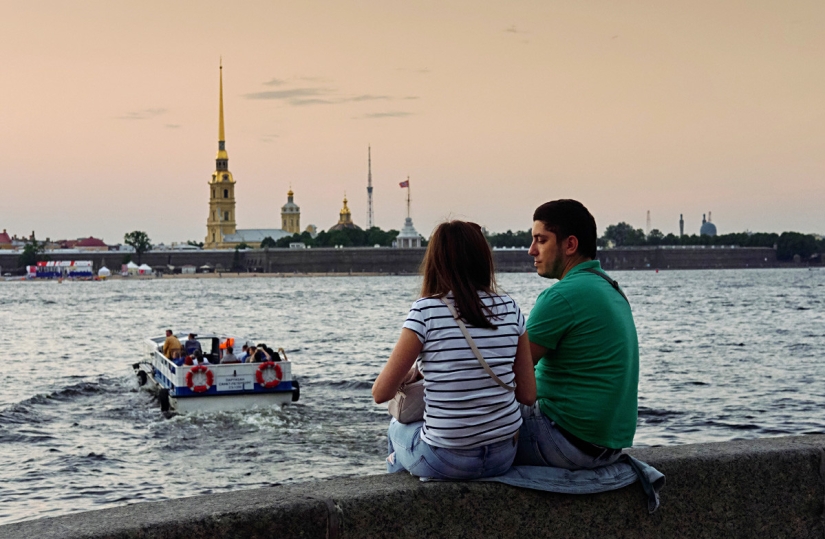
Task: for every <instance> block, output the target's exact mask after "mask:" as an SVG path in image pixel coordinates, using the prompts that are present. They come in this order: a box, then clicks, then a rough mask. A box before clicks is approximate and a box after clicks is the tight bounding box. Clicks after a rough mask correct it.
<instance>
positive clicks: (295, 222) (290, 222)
mask: <svg viewBox="0 0 825 539" xmlns="http://www.w3.org/2000/svg"><path fill="white" fill-rule="evenodd" d="M293 195H294V193H293V192H292V188H291V187H290V189H289V192H287V194H286V204H284V205H283V206H281V228H282V229H283V230H285V231H287V232H289V233H290V234H300V233H301V208H299V207H298V205H297V204H295V202H293V201H292V197H293Z"/></svg>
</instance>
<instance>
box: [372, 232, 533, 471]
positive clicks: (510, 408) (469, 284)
mask: <svg viewBox="0 0 825 539" xmlns="http://www.w3.org/2000/svg"><path fill="white" fill-rule="evenodd" d="M422 273H423V274H424V276H423V277H424V279H423V285H422V289H421V299H419V300H418V301H416V302H415V303H414V304H413V306H412V308H411V309H410V313H409V314H408V315H407V320H406V322H405V323H404V327H403V329H402V330H401V336H400V338H399V339H398V343H397V344H396V345H395V349H394V350H393V352H392V354H391V355H390V358H389V360H388V361H387V364H386V365H385V366H384V368H383V370H382V371H381V374H380V375H379V376H378V378H377V379H376V380H375V384H374V385H373V386H372V394H373V397H374V398H375V402H376V403H382V402H387V401H388V400H390V399H392V398H393V397H394V396H395V394H396V392H397V391H398V390H399V388H400V387H401V386H402V384H403V383H404V381H405V380H407V379H410V380H414V379H415V376H416V369H414V368H413V367H416V366H417V371H418V372H420V373H421V375H423V378H424V405H425V411H426V413H425V414H424V419H423V421H414V422H411V423H409V424H404V423H400V422H398V421H397V420H396V419H393V420H392V421H391V422H390V426H389V431H388V437H389V443H388V446H389V451H388V453H389V455H388V456H387V471H388V472H390V473H395V472H403V471H405V470H406V471H408V472H409V473H411V474H412V475H414V476H418V477H427V478H432V479H453V480H468V479H478V478H481V477H492V476H496V475H501V474H503V473H504V472H506V471H507V470H508V469H509V468H510V466H511V465H512V463H513V460H514V459H515V457H516V449H517V445H516V444H517V441H518V432H519V427H520V426H521V422H522V418H521V411H520V409H519V403H521V404H526V405H532V404H533V403H534V402H535V400H536V379H535V375H534V374H533V362H532V361H531V359H530V342H529V340H528V336H527V332H526V331H525V324H524V316H523V315H522V314H521V310H520V309H519V308H518V305H516V302H515V301H513V299H512V298H510V297H509V296H507V295H505V294H500V293H499V292H498V291H497V290H496V281H495V270H494V267H493V254H492V252H491V251H490V245H489V244H488V243H487V240H486V239H485V237H484V234H483V233H482V231H481V227H480V226H479V225H477V224H475V223H468V222H463V221H449V222H447V223H443V224H441V225H439V226H438V228H436V229H435V232H433V234H432V236H431V238H430V242H429V245H428V246H427V252H426V254H425V255H424V263H423V265H422ZM454 313H455V314H454ZM459 322H461V323H459ZM463 324H466V329H465V328H464V327H463ZM470 334H472V335H471V338H468V337H465V335H470ZM476 347H477V348H476ZM486 362H489V365H486V364H485V363H486ZM489 372H495V375H496V376H495V377H492V376H491V375H490V374H488V373H489ZM499 377H500V378H499ZM468 403H469V404H468Z"/></svg>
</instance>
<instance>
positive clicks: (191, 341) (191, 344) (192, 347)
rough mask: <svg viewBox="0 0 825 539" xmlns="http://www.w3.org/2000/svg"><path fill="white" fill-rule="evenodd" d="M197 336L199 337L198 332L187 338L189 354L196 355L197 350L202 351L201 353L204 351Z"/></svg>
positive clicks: (187, 352)
mask: <svg viewBox="0 0 825 539" xmlns="http://www.w3.org/2000/svg"><path fill="white" fill-rule="evenodd" d="M195 337H197V335H196V334H194V333H190V334H189V338H188V339H186V344H185V345H184V346H186V354H187V355H189V356H193V355H195V352H200V353H201V354H202V353H203V348H201V343H200V341H198V340H197V339H196V338H195Z"/></svg>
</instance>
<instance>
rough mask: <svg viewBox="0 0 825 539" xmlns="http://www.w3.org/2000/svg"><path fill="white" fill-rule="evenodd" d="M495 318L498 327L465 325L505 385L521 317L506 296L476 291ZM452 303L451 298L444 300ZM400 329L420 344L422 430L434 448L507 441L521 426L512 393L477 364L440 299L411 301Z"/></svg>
mask: <svg viewBox="0 0 825 539" xmlns="http://www.w3.org/2000/svg"><path fill="white" fill-rule="evenodd" d="M479 296H480V297H481V299H482V301H483V302H484V304H485V305H488V306H490V307H491V308H492V311H493V313H494V314H495V315H496V316H497V317H498V318H493V319H491V322H492V323H493V324H494V325H495V326H496V329H487V328H477V327H474V326H472V325H470V324H467V330H468V331H469V333H470V335H471V336H472V337H473V340H474V341H475V343H476V346H477V347H478V349H479V351H480V352H481V354H482V355H483V356H484V359H485V360H486V361H487V363H488V364H489V365H490V368H492V369H493V372H495V373H496V375H497V376H498V377H499V378H500V379H501V381H502V382H504V383H505V384H507V385H513V384H514V380H515V374H513V362H514V360H515V357H516V348H517V346H518V338H519V336H521V335H522V334H523V333H524V331H525V327H524V316H523V315H522V314H521V310H520V309H519V308H518V305H516V302H515V301H513V300H512V299H511V298H510V297H509V296H499V295H490V294H487V293H484V292H480V293H479ZM447 300H448V301H450V302H452V295H449V296H448V297H447ZM404 327H405V328H407V329H409V330H412V331H413V332H415V333H416V334H417V335H418V338H419V340H421V342H422V343H423V344H424V347H423V348H422V349H421V354H420V355H419V356H418V359H417V365H418V369H419V370H420V371H421V373H422V374H423V375H424V402H425V413H424V428H423V429H421V439H422V440H424V441H425V442H427V443H428V444H430V445H433V446H436V447H449V448H472V447H480V446H484V445H487V444H491V443H495V442H499V441H502V440H505V439H507V438H510V437H512V436H513V434H515V432H516V431H517V430H518V428H519V426H521V414H520V412H519V408H518V403H517V402H516V398H515V394H514V393H513V392H512V391H507V390H506V389H504V388H503V387H501V386H499V385H498V384H497V383H496V382H495V380H493V379H492V378H491V377H490V375H489V374H487V372H486V371H485V370H484V368H483V367H482V366H481V363H479V362H478V359H476V357H475V355H474V354H473V351H472V349H471V348H470V345H469V344H467V339H465V338H464V334H463V333H462V332H461V329H460V328H459V327H458V324H456V322H455V320H453V317H452V315H451V314H450V311H449V310H448V309H447V306H446V305H444V303H442V302H441V300H440V299H435V298H421V299H419V300H418V301H416V302H415V303H413V306H412V308H411V309H410V314H409V315H408V316H407V320H406V322H404Z"/></svg>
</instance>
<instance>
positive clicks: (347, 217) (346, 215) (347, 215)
mask: <svg viewBox="0 0 825 539" xmlns="http://www.w3.org/2000/svg"><path fill="white" fill-rule="evenodd" d="M345 228H353V229H355V230H361V227H359V226H358V225H356V224H355V223H353V222H352V212H350V211H349V207H348V206H347V196H346V195H344V207H343V208H341V211H340V212H339V213H338V224H336V225H335V226H332V227H330V229H329V231H330V232H332V231H333V230H344V229H345Z"/></svg>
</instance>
